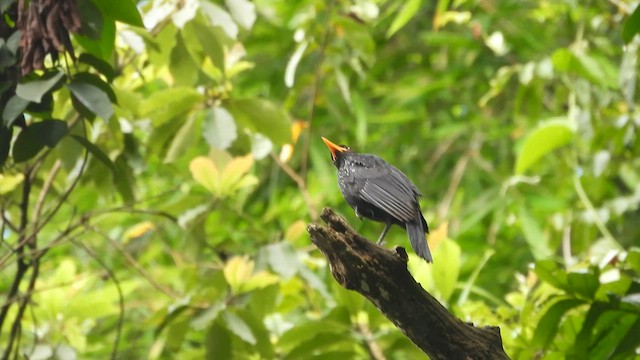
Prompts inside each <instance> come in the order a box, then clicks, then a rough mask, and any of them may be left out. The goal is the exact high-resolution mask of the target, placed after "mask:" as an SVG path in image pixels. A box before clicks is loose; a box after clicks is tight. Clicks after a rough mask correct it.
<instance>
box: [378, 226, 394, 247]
mask: <svg viewBox="0 0 640 360" xmlns="http://www.w3.org/2000/svg"><path fill="white" fill-rule="evenodd" d="M389 229H391V223H385V224H384V229H383V230H382V234H380V237H379V238H378V245H382V244H383V242H382V240H384V237H385V236H386V235H387V232H388V231H389Z"/></svg>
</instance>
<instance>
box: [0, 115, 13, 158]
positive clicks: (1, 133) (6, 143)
mask: <svg viewBox="0 0 640 360" xmlns="http://www.w3.org/2000/svg"><path fill="white" fill-rule="evenodd" d="M11 139H13V127H5V126H1V125H0V168H1V167H2V166H4V163H5V162H6V161H7V158H8V157H9V149H10V148H11Z"/></svg>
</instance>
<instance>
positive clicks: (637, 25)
mask: <svg viewBox="0 0 640 360" xmlns="http://www.w3.org/2000/svg"><path fill="white" fill-rule="evenodd" d="M638 32H640V5H638V6H636V9H635V10H633V13H631V15H630V16H629V17H628V18H627V20H625V21H624V23H623V24H622V40H624V42H625V43H627V44H628V43H629V42H630V41H631V40H632V39H633V37H634V36H635V35H636V34H637V33H638Z"/></svg>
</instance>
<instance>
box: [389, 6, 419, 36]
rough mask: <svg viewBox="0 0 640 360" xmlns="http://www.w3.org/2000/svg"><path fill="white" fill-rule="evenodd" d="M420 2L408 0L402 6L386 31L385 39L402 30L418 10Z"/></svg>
mask: <svg viewBox="0 0 640 360" xmlns="http://www.w3.org/2000/svg"><path fill="white" fill-rule="evenodd" d="M421 4H422V1H421V0H408V1H407V2H405V3H404V5H403V6H402V9H400V11H399V12H398V14H396V17H395V18H394V19H393V22H391V26H390V27H389V30H387V38H390V37H392V36H393V34H395V33H396V32H397V31H398V30H400V29H402V28H403V27H404V26H405V25H407V23H408V22H409V20H411V18H412V17H414V16H415V14H416V13H417V12H418V10H420V5H421Z"/></svg>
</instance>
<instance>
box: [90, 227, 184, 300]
mask: <svg viewBox="0 0 640 360" xmlns="http://www.w3.org/2000/svg"><path fill="white" fill-rule="evenodd" d="M86 229H87V230H90V231H93V232H95V233H96V234H98V235H100V237H102V238H103V239H105V240H107V241H108V242H110V243H111V245H113V247H115V248H116V249H117V250H118V251H119V252H120V253H121V254H122V256H123V257H124V259H125V261H126V262H127V263H128V264H129V265H130V266H131V267H133V268H134V269H135V270H136V271H137V272H138V273H139V274H140V276H142V277H143V278H145V279H146V280H147V281H148V282H149V284H151V286H153V287H154V288H156V290H158V291H160V292H161V293H163V294H165V295H167V296H168V297H170V298H172V299H174V300H177V299H179V298H180V294H178V293H176V292H174V291H173V290H171V289H170V288H168V287H166V286H163V285H161V284H160V283H158V282H157V281H156V280H155V279H154V278H153V276H151V275H149V274H148V273H147V271H146V270H145V269H144V268H143V267H142V266H141V265H140V264H138V262H137V261H136V260H135V259H134V258H133V257H132V256H131V255H130V254H129V253H128V252H127V251H126V250H125V249H124V248H123V247H122V244H120V243H119V242H117V241H116V240H114V239H112V238H111V237H110V236H109V235H107V234H105V233H104V232H103V231H101V230H99V229H97V228H95V227H93V226H90V225H86Z"/></svg>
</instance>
